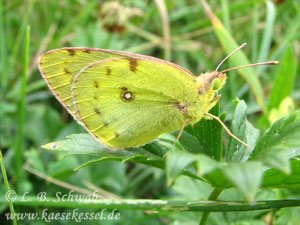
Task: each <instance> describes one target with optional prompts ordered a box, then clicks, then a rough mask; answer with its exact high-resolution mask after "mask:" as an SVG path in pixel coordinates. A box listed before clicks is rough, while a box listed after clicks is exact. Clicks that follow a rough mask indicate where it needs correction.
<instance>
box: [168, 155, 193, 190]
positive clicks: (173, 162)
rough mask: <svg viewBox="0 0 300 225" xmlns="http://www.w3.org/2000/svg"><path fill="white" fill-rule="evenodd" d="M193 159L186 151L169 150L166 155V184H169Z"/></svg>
mask: <svg viewBox="0 0 300 225" xmlns="http://www.w3.org/2000/svg"><path fill="white" fill-rule="evenodd" d="M194 161H195V159H194V156H193V155H192V154H190V153H188V152H181V151H175V150H174V151H169V152H168V154H167V156H166V174H167V184H168V185H171V184H172V183H173V182H174V181H175V179H176V178H177V177H178V176H179V175H180V174H181V173H182V171H183V170H184V169H185V168H186V167H187V166H189V165H190V164H191V163H193V162H194Z"/></svg>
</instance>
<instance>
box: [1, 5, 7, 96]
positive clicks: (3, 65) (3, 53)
mask: <svg viewBox="0 0 300 225" xmlns="http://www.w3.org/2000/svg"><path fill="white" fill-rule="evenodd" d="M3 13H4V9H3V2H2V0H0V34H1V35H0V60H1V82H0V83H1V96H2V94H4V93H5V91H4V90H5V88H6V85H7V80H8V77H7V65H8V64H7V61H8V59H7V49H6V39H5V38H6V35H4V34H5V28H4V24H5V23H4V15H3Z"/></svg>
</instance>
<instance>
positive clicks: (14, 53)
mask: <svg viewBox="0 0 300 225" xmlns="http://www.w3.org/2000/svg"><path fill="white" fill-rule="evenodd" d="M35 2H36V1H28V3H27V4H28V5H26V6H25V5H24V7H25V13H24V15H23V16H22V20H21V21H22V23H21V25H20V29H19V31H18V34H17V37H16V38H15V42H14V46H13V50H12V55H11V57H10V63H9V64H10V67H9V68H8V76H9V75H10V74H11V73H12V71H13V70H14V69H15V67H14V66H15V64H16V62H17V61H18V60H19V57H18V54H20V53H19V51H20V49H21V46H22V42H23V37H24V34H25V32H26V29H27V28H26V26H27V24H28V19H29V17H30V16H31V15H32V11H33V8H34V5H35ZM14 75H17V74H14Z"/></svg>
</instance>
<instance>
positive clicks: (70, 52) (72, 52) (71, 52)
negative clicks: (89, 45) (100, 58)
mask: <svg viewBox="0 0 300 225" xmlns="http://www.w3.org/2000/svg"><path fill="white" fill-rule="evenodd" d="M67 51H68V52H69V55H70V56H74V55H75V54H76V53H75V50H74V49H68V50H67Z"/></svg>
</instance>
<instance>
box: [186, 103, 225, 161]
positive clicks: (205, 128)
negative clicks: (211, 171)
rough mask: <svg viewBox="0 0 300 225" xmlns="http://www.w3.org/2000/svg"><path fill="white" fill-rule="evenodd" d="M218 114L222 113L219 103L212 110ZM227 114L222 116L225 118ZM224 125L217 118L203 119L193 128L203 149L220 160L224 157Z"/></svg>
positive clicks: (221, 117) (214, 113)
mask: <svg viewBox="0 0 300 225" xmlns="http://www.w3.org/2000/svg"><path fill="white" fill-rule="evenodd" d="M210 113H211V114H213V115H216V116H219V114H220V105H219V104H217V105H216V106H215V107H213V108H212V109H211V110H210ZM225 117H226V114H222V115H221V116H220V119H221V120H224V119H225ZM222 129H223V128H222V126H221V124H220V123H219V122H218V121H216V120H215V119H210V120H207V119H202V120H200V121H199V122H198V123H196V124H195V125H194V127H192V128H191V131H192V132H193V135H194V136H195V137H196V139H197V141H198V143H199V144H200V147H201V150H202V151H203V152H204V153H205V154H206V155H208V156H210V157H211V158H213V159H215V160H217V161H220V160H221V158H222V152H223V148H222Z"/></svg>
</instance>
